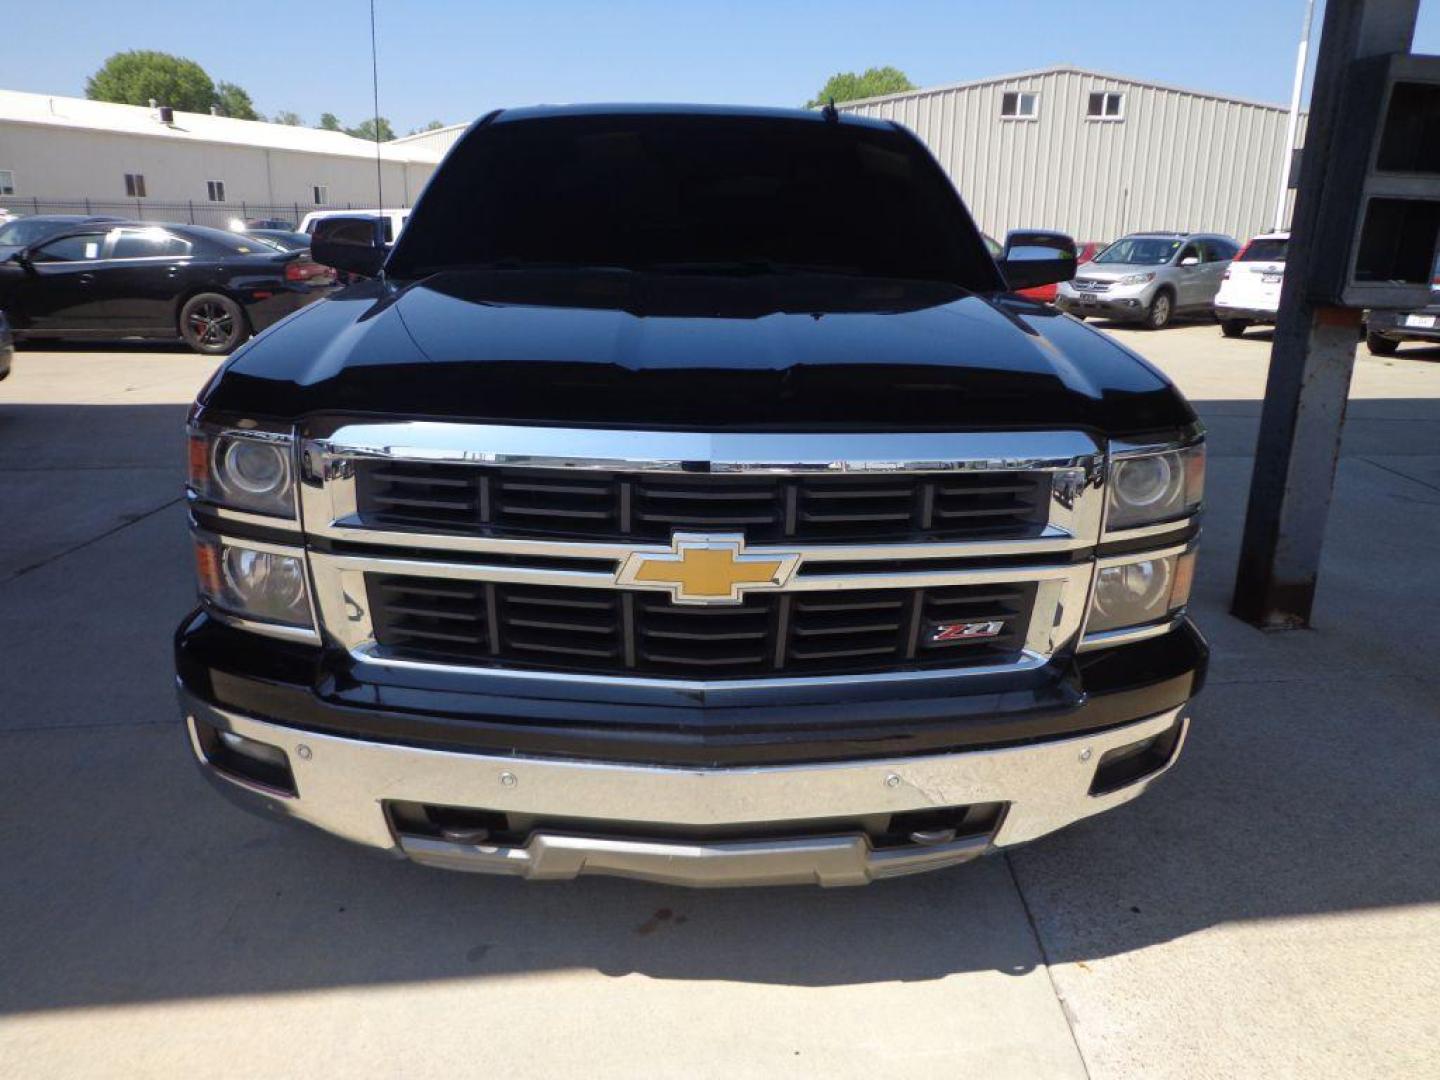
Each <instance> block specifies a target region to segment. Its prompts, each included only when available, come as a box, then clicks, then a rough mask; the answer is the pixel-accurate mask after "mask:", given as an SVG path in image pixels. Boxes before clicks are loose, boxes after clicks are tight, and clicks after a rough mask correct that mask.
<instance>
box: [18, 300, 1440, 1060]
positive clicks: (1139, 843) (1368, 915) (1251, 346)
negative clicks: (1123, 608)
mask: <svg viewBox="0 0 1440 1080" xmlns="http://www.w3.org/2000/svg"><path fill="white" fill-rule="evenodd" d="M1114 333H1115V334H1116V336H1117V337H1118V338H1119V339H1120V340H1122V341H1123V342H1125V343H1126V344H1127V345H1128V346H1130V347H1131V348H1134V349H1136V350H1137V351H1139V352H1141V353H1143V354H1144V355H1145V356H1146V357H1148V358H1149V359H1150V360H1151V361H1153V362H1154V363H1155V364H1157V365H1158V366H1159V367H1161V368H1163V369H1164V370H1165V371H1167V372H1168V373H1169V374H1170V375H1171V376H1172V377H1174V378H1175V379H1176V380H1177V381H1178V382H1179V383H1180V385H1181V386H1182V388H1183V389H1184V390H1185V391H1186V392H1187V393H1188V394H1189V395H1190V397H1191V399H1192V400H1193V401H1194V402H1195V403H1196V405H1197V407H1198V409H1199V411H1200V412H1201V414H1202V417H1203V418H1204V419H1205V421H1206V423H1207V424H1208V426H1209V428H1210V432H1211V445H1210V479H1209V486H1208V499H1209V516H1208V518H1207V523H1206V535H1205V541H1204V546H1203V549H1202V559H1201V573H1200V579H1199V582H1198V584H1197V590H1196V601H1195V609H1196V617H1197V620H1198V622H1199V624H1200V626H1201V628H1202V630H1203V631H1204V632H1205V633H1206V634H1207V635H1208V636H1209V638H1210V641H1211V643H1212V646H1213V648H1214V658H1213V667H1212V672H1211V678H1210V682H1209V685H1208V686H1207V688H1206V690H1205V692H1204V693H1203V694H1202V695H1201V697H1200V698H1199V699H1198V700H1197V701H1196V703H1195V706H1194V709H1193V716H1194V719H1195V723H1194V725H1193V729H1192V733H1191V737H1190V741H1189V745H1188V747H1187V749H1186V752H1185V755H1184V757H1183V758H1182V759H1181V762H1180V764H1179V766H1178V767H1177V768H1176V769H1175V770H1174V771H1173V772H1172V774H1171V775H1170V776H1169V777H1167V778H1166V779H1165V780H1164V781H1162V782H1161V783H1159V784H1158V785H1157V786H1156V787H1155V788H1154V789H1153V790H1152V791H1151V792H1150V793H1149V794H1148V795H1146V796H1145V797H1144V798H1142V799H1140V800H1139V801H1137V802H1134V803H1132V804H1130V805H1128V806H1125V807H1122V808H1121V809H1120V810H1118V811H1116V812H1114V813H1111V814H1109V815H1106V816H1103V817H1100V818H1097V819H1093V820H1091V821H1087V822H1084V823H1081V824H1080V825H1078V826H1076V827H1073V828H1071V829H1069V830H1067V831H1065V832H1062V833H1060V834H1057V835H1055V836H1051V837H1048V838H1046V839H1044V840H1042V841H1039V842H1037V843H1035V844H1033V845H1030V846H1028V847H1025V848H1023V849H1018V850H1014V851H1012V852H1010V853H1009V854H1007V855H999V856H994V857H991V858H987V859H985V860H982V861H980V862H977V863H973V864H970V865H968V866H965V867H961V868H958V869H956V870H953V871H948V872H943V873H939V874H933V875H926V876H921V877H916V878H909V879H901V880H896V881H891V882H885V883H881V884H878V885H874V886H870V887H868V888H864V889H857V890H832V891H822V890H819V889H809V888H794V889H774V890H756V891H744V890H736V891H720V892H696V891H686V890H680V889H673V888H664V887H657V886H651V885H646V884H641V883H634V882H622V881H611V880H605V879H582V880H580V881H578V882H573V883H565V884H550V885H546V884H526V883H522V882H519V881H514V880H508V879H492V878H485V877H473V876H467V875H458V874H447V873H443V872H439V871H433V870H426V869H422V868H419V867H415V866H412V865H409V864H406V863H403V862H393V861H388V860H385V859H383V858H380V857H377V856H375V855H373V854H370V853H368V852H365V851H362V850H358V849H354V848H351V847H348V846H346V845H344V844H342V843H340V842H338V841H335V840H333V839H331V838H329V837H325V836H322V835H318V834H311V833H307V832H302V831H299V830H293V829H284V828H279V827H277V826H276V825H274V824H272V823H269V822H265V821H261V820H259V819H255V818H251V817H249V816H247V815H245V814H243V813H241V812H240V811H239V810H236V809H234V808H232V807H231V806H230V805H229V804H228V803H226V802H224V801H222V800H221V799H219V798H218V797H216V796H215V795H214V793H213V792H211V791H210V790H209V788H208V787H207V786H206V785H205V784H204V783H203V781H202V780H201V778H200V777H199V775H198V773H197V772H196V770H195V768H194V766H193V764H192V763H191V761H190V760H189V759H190V753H189V749H188V747H187V746H186V744H185V740H184V738H183V736H182V732H181V729H180V726H179V724H178V718H177V715H176V710H175V705H174V699H173V694H172V689H171V676H172V669H171V660H170V655H169V638H170V633H171V630H172V629H173V627H174V626H175V624H176V623H177V622H178V621H179V620H180V618H181V616H182V615H183V614H184V613H185V612H186V611H187V610H188V608H189V606H190V604H191V598H192V596H193V586H192V577H191V575H192V571H191V562H190V553H189V546H188V541H187V536H186V529H185V522H184V509H183V505H182V502H181V498H180V485H181V482H182V463H183V452H182V451H183V443H182V438H181V425H182V421H183V418H184V415H185V409H186V404H187V403H188V402H189V400H190V399H191V398H192V397H193V395H194V393H195V391H196V390H197V389H198V388H199V387H200V385H201V384H202V383H203V382H204V380H205V379H206V377H207V376H208V374H209V372H210V371H211V370H212V368H213V362H212V361H209V360H206V359H203V358H200V357H197V356H194V355H191V354H189V353H187V352H183V351H179V350H170V351H151V350H146V349H142V348H139V347H134V346H123V345H122V346H114V347H109V348H106V349H103V350H97V351H83V352H82V351H66V350H63V349H59V348H48V349H22V350H21V351H19V352H18V353H17V355H16V362H15V374H14V375H13V376H12V377H11V378H10V380H8V381H7V382H5V383H0V508H3V512H0V657H3V660H0V670H3V682H0V760H3V761H4V763H5V777H6V782H5V784H4V788H3V790H4V791H5V794H6V799H5V809H4V811H3V813H0V866H3V867H4V871H3V873H0V1075H4V1076H7V1077H8V1076H15V1077H26V1078H44V1077H82V1076H85V1077H88V1076H115V1077H137V1076H184V1077H197V1076H267V1075H283V1076H306V1075H334V1076H342V1075H343V1076H369V1075H385V1076H392V1075H393V1076H400V1075H403V1076H407V1077H418V1076H437V1077H439V1076H446V1077H451V1076H463V1075H485V1076H487V1077H503V1076H512V1075H513V1076H519V1075H537V1074H547V1075H564V1074H568V1073H574V1074H582V1075H586V1076H599V1077H605V1076H622V1075H623V1076H634V1075H656V1076H680V1075H684V1076H716V1077H719V1076H724V1077H737V1076H753V1075H775V1074H782V1073H783V1074H787V1075H801V1076H849V1075H866V1076H872V1077H873V1076H875V1075H887V1076H906V1077H909V1076H947V1077H954V1076H978V1077H1004V1076H1015V1077H1071V1076H1074V1077H1083V1076H1087V1075H1088V1076H1090V1077H1092V1078H1108V1077H1145V1078H1157V1077H1187V1078H1194V1077H1251V1076H1254V1077H1280V1076H1305V1077H1321V1076H1337V1077H1340V1076H1343V1077H1372V1076H1373V1077H1400V1076H1414V1077H1422V1076H1424V1077H1433V1076H1435V1075H1440V1013H1437V1010H1436V1008H1435V1002H1436V1001H1440V973H1437V963H1436V957H1440V815H1437V814H1436V813H1435V807H1436V806H1437V805H1440V738H1437V737H1436V736H1437V732H1440V704H1437V701H1440V671H1437V667H1436V665H1435V664H1434V663H1433V661H1432V660H1431V654H1432V652H1433V649H1432V647H1431V641H1432V638H1433V627H1434V611H1435V609H1436V606H1437V602H1440V577H1437V575H1436V573H1435V571H1434V556H1433V550H1434V545H1435V537H1436V536H1437V535H1440V349H1428V350H1427V349H1423V348H1417V347H1414V346H1410V347H1407V348H1405V349H1404V350H1402V352H1401V354H1400V355H1399V356H1398V357H1394V358H1389V359H1385V360H1380V359H1376V358H1372V357H1369V356H1367V355H1366V354H1365V353H1364V350H1363V349H1362V350H1361V352H1360V358H1359V360H1358V361H1357V365H1356V375H1355V380H1354V386H1353V391H1352V399H1351V403H1350V407H1349V415H1348V420H1347V435H1346V442H1345V450H1344V454H1343V457H1342V460H1341V462H1340V466H1339V470H1338V475H1337V483H1336V495H1335V504H1334V508H1333V510H1332V514H1331V519H1330V531H1329V536H1328V541H1327V546H1326V562H1325V566H1324V569H1323V573H1322V578H1321V586H1320V594H1319V600H1318V605H1317V609H1316V612H1315V622H1316V628H1315V629H1314V630H1311V631H1304V632H1294V633H1289V634H1283V635H1267V634H1262V633H1260V632H1258V631H1256V630H1253V629H1251V628H1250V627H1248V626H1246V625H1244V624H1242V623H1239V622H1237V621H1236V620H1234V619H1232V618H1231V617H1230V616H1229V615H1228V614H1227V608H1228V601H1229V593H1230V588H1231V584H1232V580H1233V574H1234V567H1235V561H1236V557H1237V549H1238V544H1239V533H1240V528H1241V523H1242V519H1243V512H1244V501H1245V492H1246V485H1247V483H1248V479H1249V474H1250V468H1251V465H1252V461H1251V455H1252V454H1253V448H1254V440H1255V432H1256V426H1257V421H1258V417H1259V412H1260V398H1261V396H1262V394H1263V390H1264V379H1265V369H1266V363H1267V360H1268V356H1269V342H1268V335H1265V334H1261V333H1259V332H1252V333H1251V334H1250V335H1248V336H1247V338H1245V339H1244V340H1240V341H1228V340H1223V339H1222V338H1221V336H1220V334H1219V331H1218V329H1216V328H1215V327H1214V326H1213V325H1208V326H1207V325H1194V326H1187V327H1181V328H1177V329H1172V330H1169V331H1166V332H1162V333H1153V334H1152V333H1146V332H1144V331H1139V330H1128V329H1121V328H1116V329H1115V330H1114Z"/></svg>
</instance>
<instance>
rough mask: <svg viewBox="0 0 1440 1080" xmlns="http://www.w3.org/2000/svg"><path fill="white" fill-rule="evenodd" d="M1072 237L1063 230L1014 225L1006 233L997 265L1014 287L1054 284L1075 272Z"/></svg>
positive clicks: (1006, 280)
mask: <svg viewBox="0 0 1440 1080" xmlns="http://www.w3.org/2000/svg"><path fill="white" fill-rule="evenodd" d="M1076 257H1077V253H1076V250H1075V241H1074V240H1072V239H1071V238H1070V237H1068V236H1066V235H1065V234H1064V233H1057V232H1033V231H1027V230H1022V229H1017V230H1015V231H1014V232H1012V233H1010V234H1009V235H1008V236H1006V237H1005V250H1004V251H1003V252H1002V253H1001V255H1000V258H999V259H998V260H996V265H997V266H998V267H999V268H1000V273H1002V274H1003V275H1005V282H1006V284H1008V285H1009V286H1010V288H1011V289H1012V290H1013V289H1033V288H1035V287H1036V286H1037V285H1054V284H1056V283H1057V282H1061V281H1069V280H1070V279H1071V278H1073V277H1074V276H1075V266H1076Z"/></svg>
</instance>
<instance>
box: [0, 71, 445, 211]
mask: <svg viewBox="0 0 1440 1080" xmlns="http://www.w3.org/2000/svg"><path fill="white" fill-rule="evenodd" d="M378 152H379V158H380V171H381V175H382V178H383V184H384V199H385V204H386V205H387V206H409V205H411V204H412V203H414V201H415V199H416V197H417V196H418V195H419V194H420V191H421V189H422V188H423V187H424V186H425V182H426V181H427V180H429V178H430V175H431V174H432V173H433V172H434V171H435V167H436V165H437V164H438V163H439V161H440V157H441V155H440V154H439V153H436V152H435V151H434V150H431V149H429V148H427V147H424V146H413V147H406V146H395V145H393V144H387V143H382V144H380V147H379V151H378ZM376 153H377V150H376V145H375V144H374V143H372V142H366V141H364V140H362V139H355V138H351V137H350V136H349V135H346V134H344V133H343V132H338V131H322V130H319V129H316V128H307V127H291V126H287V125H284V124H267V123H263V122H260V121H255V120H232V119H230V118H228V117H224V116H212V115H209V114H207V113H187V112H174V113H168V115H167V112H165V111H162V110H160V109H151V108H146V107H144V106H136V105H113V104H111V103H109V102H102V101H89V100H86V99H84V98H67V97H53V96H50V95H47V94H27V93H22V92H19V91H14V90H0V206H5V207H8V208H9V209H11V210H13V211H15V212H17V213H45V212H52V213H53V212H73V211H75V210H77V209H83V208H84V207H86V206H87V205H88V207H89V208H90V210H91V211H92V212H94V213H120V214H126V215H134V216H143V217H146V218H149V219H153V220H159V219H168V220H184V215H185V214H190V220H194V221H198V222H201V223H206V224H214V223H218V222H219V220H220V219H222V218H228V217H232V216H235V214H236V213H237V212H241V211H243V212H244V213H245V216H250V217H268V216H283V217H286V218H295V217H298V215H300V214H303V213H305V212H306V211H307V210H312V209H314V208H316V207H318V206H330V207H334V206H340V207H343V206H347V205H350V206H355V207H373V206H375V205H376V201H377V195H376Z"/></svg>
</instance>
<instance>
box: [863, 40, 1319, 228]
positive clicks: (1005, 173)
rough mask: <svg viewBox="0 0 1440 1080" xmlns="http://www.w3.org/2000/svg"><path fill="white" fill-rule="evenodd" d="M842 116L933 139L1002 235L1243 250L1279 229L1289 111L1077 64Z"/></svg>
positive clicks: (979, 213)
mask: <svg viewBox="0 0 1440 1080" xmlns="http://www.w3.org/2000/svg"><path fill="white" fill-rule="evenodd" d="M838 108H839V109H840V111H842V112H849V113H858V114H860V115H864V116H874V117H881V118H884V119H890V120H897V121H899V122H900V123H902V124H904V125H905V126H906V127H908V128H910V129H911V130H912V131H914V132H915V133H916V134H917V135H919V136H920V138H922V139H924V140H925V142H926V144H927V145H929V147H930V149H931V151H932V152H933V153H934V154H935V156H936V157H937V158H938V159H939V160H940V163H941V164H942V165H944V167H945V170H946V172H948V173H949V174H950V178H951V180H953V181H954V183H955V186H956V187H957V188H958V189H959V190H960V193H961V195H963V196H964V198H965V201H966V202H967V203H968V204H969V206H970V210H971V212H972V213H973V214H974V215H975V218H976V220H977V222H978V223H979V224H980V226H981V228H983V229H984V230H985V231H986V232H988V233H990V234H991V235H993V236H995V237H997V238H1003V237H1004V235H1005V233H1006V232H1007V231H1008V230H1010V229H1016V228H1026V227H1029V228H1053V229H1061V230H1064V231H1065V232H1068V233H1070V234H1071V235H1072V236H1074V237H1075V238H1076V239H1077V240H1081V241H1085V240H1113V239H1114V238H1115V237H1117V236H1121V235H1123V234H1124V233H1126V232H1133V231H1137V230H1141V229H1177V230H1185V231H1213V232H1222V233H1229V234H1230V235H1232V236H1235V237H1237V238H1239V239H1241V240H1244V239H1246V238H1248V237H1249V236H1251V235H1253V234H1254V233H1256V232H1260V231H1262V230H1264V229H1266V228H1267V227H1269V226H1270V225H1272V224H1273V221H1272V218H1273V215H1274V209H1275V194H1276V183H1277V177H1278V173H1279V169H1280V167H1281V163H1282V162H1284V161H1288V158H1289V155H1288V153H1287V152H1286V148H1285V131H1286V123H1287V119H1288V116H1287V111H1286V109H1285V108H1284V107H1283V106H1279V105H1266V104H1262V103H1259V102H1253V101H1242V100H1239V99H1236V98H1229V97H1223V96H1221V95H1219V94H1211V93H1205V92H1203V91H1198V90H1184V89H1180V88H1177V87H1173V86H1163V85H1160V84H1157V83H1150V82H1142V81H1140V80H1138V79H1127V78H1123V77H1120V76H1116V75H1104V74H1101V73H1099V72H1094V71H1087V70H1084V69H1081V68H1076V67H1069V66H1061V67H1052V68H1045V69H1043V70H1040V71H1027V72H1021V73H1019V74H1015V75H1000V76H996V77H995V78H990V79H982V80H978V81H976V82H966V83H956V84H953V85H950V86H938V87H933V88H931V89H926V90H912V91H907V92H905V93H900V94H888V95H885V96H884V97H875V98H866V99H864V100H861V101H848V102H845V103H843V104H841V105H839V106H838ZM1303 130H1304V126H1303V117H1302V124H1301V132H1302V133H1303ZM1297 141H1299V140H1298V139H1297Z"/></svg>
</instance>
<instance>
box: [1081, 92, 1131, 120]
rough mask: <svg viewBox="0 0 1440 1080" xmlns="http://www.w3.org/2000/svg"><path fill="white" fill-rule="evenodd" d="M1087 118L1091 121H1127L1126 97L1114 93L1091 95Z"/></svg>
mask: <svg viewBox="0 0 1440 1080" xmlns="http://www.w3.org/2000/svg"><path fill="white" fill-rule="evenodd" d="M1085 116H1086V118H1087V119H1089V120H1123V119H1125V95H1124V94H1116V93H1113V92H1109V93H1103V94H1091V95H1090V104H1089V105H1088V106H1087V107H1086V109H1085Z"/></svg>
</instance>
